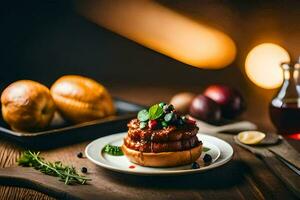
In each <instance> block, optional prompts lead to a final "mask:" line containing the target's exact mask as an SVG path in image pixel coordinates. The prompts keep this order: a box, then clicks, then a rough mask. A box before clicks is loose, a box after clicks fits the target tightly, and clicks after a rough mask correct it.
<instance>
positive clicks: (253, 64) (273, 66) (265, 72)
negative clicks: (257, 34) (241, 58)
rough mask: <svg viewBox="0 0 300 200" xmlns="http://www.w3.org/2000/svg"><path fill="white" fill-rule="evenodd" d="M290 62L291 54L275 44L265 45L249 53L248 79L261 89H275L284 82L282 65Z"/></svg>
mask: <svg viewBox="0 0 300 200" xmlns="http://www.w3.org/2000/svg"><path fill="white" fill-rule="evenodd" d="M289 61H290V56H289V53H288V52H287V51H286V50H285V49H284V48H282V47H281V46H279V45H277V44H273V43H263V44H260V45H257V46H256V47H254V48H253V49H252V50H251V51H250V52H249V53H248V55H247V57H246V61H245V71H246V74H247V76H248V78H249V79H250V80H251V81H252V82H253V83H255V84H256V85H258V86H259V87H262V88H265V89H274V88H277V87H279V86H280V85H281V84H282V82H283V72H282V69H281V68H280V63H281V62H289Z"/></svg>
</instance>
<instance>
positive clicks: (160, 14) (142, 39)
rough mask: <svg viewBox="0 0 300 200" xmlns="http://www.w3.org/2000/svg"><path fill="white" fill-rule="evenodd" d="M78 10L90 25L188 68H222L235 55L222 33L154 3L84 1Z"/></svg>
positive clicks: (228, 38) (147, 1) (103, 0)
mask: <svg viewBox="0 0 300 200" xmlns="http://www.w3.org/2000/svg"><path fill="white" fill-rule="evenodd" d="M78 7H79V11H80V12H81V13H82V14H83V15H84V16H85V17H87V18H88V19H90V20H92V21H93V22H95V23H97V24H99V25H101V26H103V27H105V28H107V29H110V30H112V31H114V32H116V33H118V34H120V35H122V36H124V37H126V38H128V39H131V40H133V41H136V42H137V43H139V44H141V45H144V46H146V47H148V48H151V49H153V50H155V51H158V52H160V53H162V54H165V55H167V56H169V57H172V58H174V59H176V60H179V61H181V62H183V63H186V64H189V65H192V66H196V67H201V68H209V69H217V68H222V67H225V66H227V65H229V64H230V63H231V62H232V61H233V60H234V58H235V55H236V47H235V44H234V42H233V41H232V39H231V38H230V37H228V36H227V35H226V34H224V33H222V32H221V31H218V30H216V29H214V28H212V27H209V26H207V25H204V24H200V23H197V22H195V21H193V20H191V19H189V18H187V17H184V16H183V15H181V14H179V13H177V12H175V11H173V10H171V9H168V8H166V7H164V6H163V5H160V4H158V3H157V2H154V1H149V0H126V1H124V0H114V1H111V0H101V1H93V0H89V1H88V0H86V1H79V6H78Z"/></svg>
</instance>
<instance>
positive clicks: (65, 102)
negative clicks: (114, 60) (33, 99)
mask: <svg viewBox="0 0 300 200" xmlns="http://www.w3.org/2000/svg"><path fill="white" fill-rule="evenodd" d="M51 95H52V97H53V99H54V101H55V104H56V106H57V108H58V110H59V112H60V113H61V115H62V116H63V117H64V118H66V119H67V120H70V121H73V122H76V123H80V122H86V121H91V120H94V119H99V118H103V117H106V116H109V115H112V114H114V113H115V108H114V105H113V101H112V99H111V97H110V94H109V93H108V91H107V90H106V89H105V87H104V86H102V85H101V84H100V83H97V82H96V81H94V80H92V79H89V78H86V77H83V76H77V75H67V76H63V77H61V78H59V79H58V80H57V81H56V82H55V83H54V84H53V85H52V87H51Z"/></svg>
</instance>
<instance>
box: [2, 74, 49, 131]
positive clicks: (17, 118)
mask: <svg viewBox="0 0 300 200" xmlns="http://www.w3.org/2000/svg"><path fill="white" fill-rule="evenodd" d="M1 104H2V116H3V119H4V120H5V121H6V122H7V123H8V124H9V125H10V126H11V128H12V129H13V130H16V131H24V132H32V131H38V130H42V129H44V128H46V127H47V126H48V125H49V124H50V122H51V120H52V117H53V115H54V112H55V104H54V101H53V99H52V97H51V95H50V92H49V89H48V88H47V87H46V86H44V85H42V84H40V83H37V82H35V81H30V80H20V81H16V82H14V83H12V84H10V85H9V86H8V87H7V88H6V89H5V90H4V91H3V93H2V95H1Z"/></svg>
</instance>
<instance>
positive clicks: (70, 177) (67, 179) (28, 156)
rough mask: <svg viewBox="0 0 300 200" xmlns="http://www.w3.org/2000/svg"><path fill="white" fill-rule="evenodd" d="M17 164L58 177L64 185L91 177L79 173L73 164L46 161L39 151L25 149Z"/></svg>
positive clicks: (84, 182) (79, 182) (77, 182)
mask: <svg viewBox="0 0 300 200" xmlns="http://www.w3.org/2000/svg"><path fill="white" fill-rule="evenodd" d="M18 164H19V165H21V166H24V167H34V168H35V169H37V170H39V171H41V172H42V173H44V174H47V175H50V176H55V177H59V180H60V181H63V182H64V183H65V184H66V185H70V184H86V182H87V181H90V180H91V179H89V178H87V177H86V176H82V175H79V174H78V173H77V171H76V169H75V168H74V167H73V166H71V167H70V166H66V165H63V164H62V163H61V162H60V161H57V162H54V163H52V162H47V161H45V160H44V158H42V157H40V152H32V151H25V152H24V153H23V154H22V156H21V157H20V158H19V159H18Z"/></svg>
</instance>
